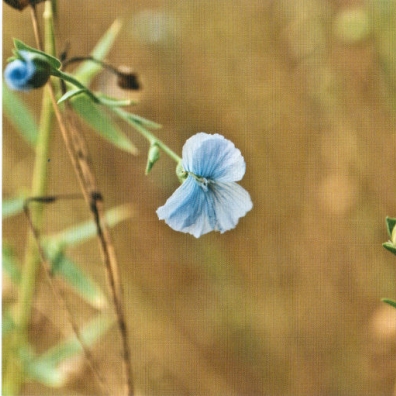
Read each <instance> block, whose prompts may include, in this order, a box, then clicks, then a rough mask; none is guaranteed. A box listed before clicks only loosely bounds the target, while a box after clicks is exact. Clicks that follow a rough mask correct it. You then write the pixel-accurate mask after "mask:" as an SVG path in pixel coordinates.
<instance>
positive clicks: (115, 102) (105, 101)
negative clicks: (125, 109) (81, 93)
mask: <svg viewBox="0 0 396 396" xmlns="http://www.w3.org/2000/svg"><path fill="white" fill-rule="evenodd" d="M97 97H98V99H99V102H100V103H101V104H102V105H104V106H109V107H111V106H118V107H121V106H130V105H131V104H135V103H136V102H133V101H132V100H131V99H116V98H112V97H110V96H106V95H103V94H97Z"/></svg>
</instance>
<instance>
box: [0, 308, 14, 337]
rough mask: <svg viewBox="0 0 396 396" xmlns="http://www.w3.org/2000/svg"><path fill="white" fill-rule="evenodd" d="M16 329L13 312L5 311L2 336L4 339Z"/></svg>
mask: <svg viewBox="0 0 396 396" xmlns="http://www.w3.org/2000/svg"><path fill="white" fill-rule="evenodd" d="M3 309H4V308H3ZM15 327H16V326H15V322H14V319H13V318H12V315H11V312H10V311H9V310H6V311H3V316H2V319H1V335H2V336H3V337H4V336H5V335H7V334H9V333H11V331H13V330H14V329H15Z"/></svg>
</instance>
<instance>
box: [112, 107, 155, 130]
mask: <svg viewBox="0 0 396 396" xmlns="http://www.w3.org/2000/svg"><path fill="white" fill-rule="evenodd" d="M114 111H115V112H116V114H118V116H119V117H121V118H122V119H123V120H124V121H126V122H127V123H128V124H130V125H132V126H134V127H135V128H138V127H146V128H149V129H160V128H162V125H161V124H157V123H156V122H154V121H150V120H148V119H147V118H144V117H141V116H138V115H136V114H133V113H129V112H127V111H125V110H122V109H114Z"/></svg>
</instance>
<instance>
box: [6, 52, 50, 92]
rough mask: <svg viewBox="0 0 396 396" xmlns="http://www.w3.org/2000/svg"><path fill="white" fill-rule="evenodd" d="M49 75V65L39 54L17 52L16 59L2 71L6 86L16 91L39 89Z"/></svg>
mask: <svg viewBox="0 0 396 396" xmlns="http://www.w3.org/2000/svg"><path fill="white" fill-rule="evenodd" d="M50 75H51V65H50V64H49V63H48V61H47V59H46V58H45V57H43V56H42V55H40V54H37V53H32V52H28V51H24V50H21V51H18V53H17V58H15V59H14V60H13V61H11V62H10V63H9V64H8V65H7V67H6V68H5V70H4V78H5V81H6V83H7V85H8V86H9V87H10V88H11V89H13V90H16V91H29V90H31V89H34V88H41V87H42V86H44V85H45V83H46V82H47V81H48V79H49V77H50Z"/></svg>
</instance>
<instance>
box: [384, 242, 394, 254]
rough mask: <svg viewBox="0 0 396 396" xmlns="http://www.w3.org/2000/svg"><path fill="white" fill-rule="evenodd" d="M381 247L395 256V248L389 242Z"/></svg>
mask: <svg viewBox="0 0 396 396" xmlns="http://www.w3.org/2000/svg"><path fill="white" fill-rule="evenodd" d="M382 246H383V247H384V248H385V249H386V250H389V251H390V252H391V253H393V254H395V255H396V246H395V245H394V244H393V243H392V242H391V241H388V242H385V243H383V244H382Z"/></svg>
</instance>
